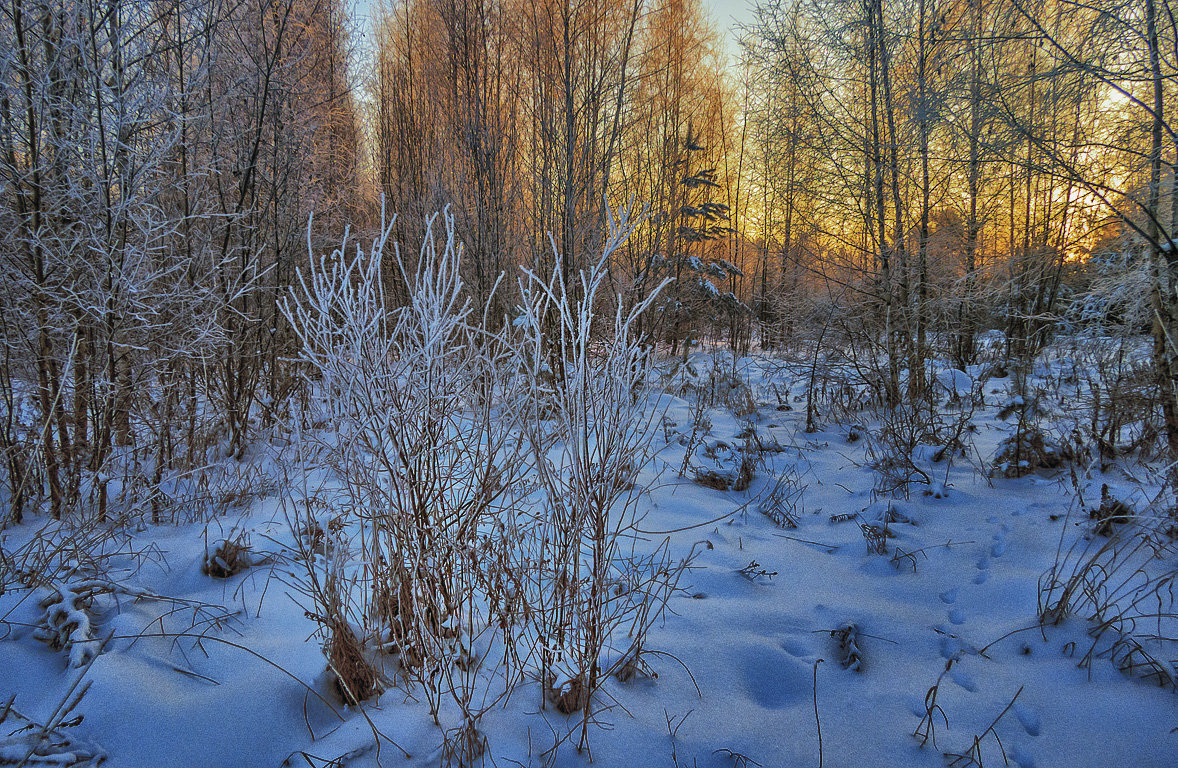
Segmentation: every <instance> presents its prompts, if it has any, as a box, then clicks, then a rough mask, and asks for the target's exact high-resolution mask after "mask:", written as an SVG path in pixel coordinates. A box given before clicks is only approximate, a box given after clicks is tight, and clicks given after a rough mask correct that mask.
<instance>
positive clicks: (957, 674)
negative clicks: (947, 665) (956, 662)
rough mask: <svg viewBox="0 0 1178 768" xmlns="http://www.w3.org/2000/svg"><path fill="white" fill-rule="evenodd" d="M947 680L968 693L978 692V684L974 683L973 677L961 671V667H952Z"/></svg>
mask: <svg viewBox="0 0 1178 768" xmlns="http://www.w3.org/2000/svg"><path fill="white" fill-rule="evenodd" d="M949 678H950V679H951V680H952V681H953V682H955V683H957V684H958V685H960V686H961V687H962V688H964V689H965V690H967V691H969V692H970V693H977V692H978V684H977V683H975V682H974V679H973V677H972V676H971V675H970V674H969V673H968V672H965V671H963V670H962V669H961V667H954V668H953V669H951V670H949Z"/></svg>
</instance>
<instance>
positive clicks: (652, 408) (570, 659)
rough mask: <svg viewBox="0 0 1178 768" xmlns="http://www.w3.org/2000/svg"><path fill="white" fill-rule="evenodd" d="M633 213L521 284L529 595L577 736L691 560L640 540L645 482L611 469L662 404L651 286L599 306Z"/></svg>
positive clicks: (545, 655)
mask: <svg viewBox="0 0 1178 768" xmlns="http://www.w3.org/2000/svg"><path fill="white" fill-rule="evenodd" d="M634 224H635V222H634V221H633V220H631V219H630V217H629V213H628V212H627V211H623V212H622V213H621V215H620V217H619V218H618V219H617V220H613V219H611V228H610V234H609V237H608V239H607V241H606V244H605V247H604V249H603V253H602V258H601V259H600V260H599V261H598V262H597V263H596V264H595V265H593V266H592V267H591V268H590V269H589V270H587V271H585V272H583V273H581V274H580V275H564V274H562V272H561V271H560V267H559V262H560V260H559V259H557V260H556V261H557V265H558V266H557V268H556V269H555V270H554V272H553V273H552V274H551V275H548V276H543V277H542V276H540V275H537V274H535V273H531V272H529V273H527V277H526V278H525V279H524V280H523V281H522V282H521V286H520V294H521V296H523V297H524V302H523V306H522V310H523V313H522V316H521V318H520V321H519V322H518V323H517V325H518V326H519V327H520V328H521V329H522V332H523V338H522V340H521V347H522V351H523V354H522V356H521V357H522V360H523V363H524V368H525V370H526V372H527V375H528V377H529V379H530V383H531V389H530V391H531V392H532V393H533V399H532V401H531V402H532V404H531V407H530V410H531V414H530V416H531V425H532V426H530V427H529V428H528V429H527V435H528V439H529V441H530V444H531V447H532V455H533V462H534V465H535V468H536V472H537V476H538V479H539V482H540V485H541V490H542V493H543V501H542V503H541V505H540V507H539V509H538V510H536V512H535V517H534V520H533V523H534V524H533V526H532V531H531V533H530V538H529V540H528V546H529V547H530V550H529V552H528V557H529V558H530V560H531V562H533V563H538V564H539V567H538V569H537V570H536V571H535V572H534V574H533V575H532V576H531V578H530V580H529V582H528V584H527V590H528V607H529V610H530V616H531V621H532V627H533V629H532V631H533V632H534V641H535V642H536V644H537V645H536V653H537V656H538V658H539V662H540V676H541V680H542V681H544V684H545V688H546V689H547V691H548V694H547V698H548V699H549V701H550V702H551V703H552V704H553V705H554V706H555V707H556V708H557V710H558V711H561V712H564V713H568V712H576V711H579V712H580V713H581V717H580V729H579V730H580V734H579V740H578V746H579V748H582V749H583V748H585V747H587V745H588V735H589V725H590V724H591V723H592V722H595V706H594V703H595V697H596V695H597V693H598V690H599V689H600V687H601V685H602V684H603V682H604V681H605V680H606V679H607V678H608V677H609V676H610V675H612V674H614V673H615V672H616V671H617V670H618V669H620V668H621V667H622V666H624V665H625V664H626V663H627V662H628V660H629V659H631V658H633V657H634V656H635V654H636V653H637V652H639V651H641V649H642V648H643V645H644V643H645V642H646V634H647V631H648V629H649V628H650V626H651V625H652V624H653V623H654V622H655V621H656V620H657V619H658V617H659V616H660V614H661V613H662V611H663V609H664V607H665V605H666V601H667V599H668V598H669V597H670V595H671V594H672V592H673V591H674V589H675V588H676V585H677V583H678V579H679V576H680V574H681V573H682V572H683V568H684V567H685V561H678V562H676V561H675V560H673V559H672V557H671V556H670V553H669V551H668V547H669V545H668V543H667V542H666V541H664V542H663V543H662V544H661V545H659V546H657V547H655V548H654V551H653V552H652V551H646V552H643V551H642V550H641V549H639V540H640V539H641V535H640V533H639V528H640V522H641V519H642V513H641V510H640V509H639V500H640V493H639V492H638V491H637V490H636V489H633V488H628V487H626V486H623V485H620V484H618V483H615V482H613V481H612V478H615V477H617V476H618V474H619V471H621V470H622V468H625V471H626V472H627V473H634V472H640V471H641V470H642V469H643V468H644V467H646V465H647V464H648V462H649V460H650V457H651V454H652V448H651V443H652V441H653V438H654V436H655V434H656V433H657V432H658V431H659V429H660V425H661V417H662V411H661V409H660V408H658V407H656V402H657V401H656V399H655V397H654V395H655V392H654V390H653V389H652V386H651V381H652V379H653V376H652V365H653V361H652V359H651V356H650V355H649V354H648V353H647V350H646V347H645V345H644V343H643V342H644V340H643V339H642V338H641V337H640V336H639V334H638V332H637V328H638V320H639V318H640V317H641V315H642V314H643V313H644V312H646V311H647V309H648V308H649V307H650V305H651V303H652V302H653V301H654V300H655V298H656V296H657V293H658V292H657V291H655V292H654V293H652V294H651V295H650V296H648V297H647V298H646V299H645V300H644V301H642V302H640V303H639V304H638V305H637V306H635V307H633V308H632V309H630V310H629V311H623V310H622V309H621V308H620V307H619V308H618V309H617V310H616V311H615V313H614V316H613V317H612V318H609V317H604V318H600V317H598V316H597V314H596V308H597V306H599V304H600V303H601V302H602V301H603V300H604V298H605V295H604V294H605V290H606V287H605V286H606V279H607V276H608V269H607V264H608V261H609V258H610V255H611V254H612V253H613V252H614V251H615V250H616V249H617V248H619V247H620V246H621V245H622V244H623V243H624V242H625V240H626V238H627V237H628V236H629V234H630V232H631V230H632V228H633V226H634ZM595 338H596V343H594V339H595ZM552 371H559V374H558V375H549V372H552Z"/></svg>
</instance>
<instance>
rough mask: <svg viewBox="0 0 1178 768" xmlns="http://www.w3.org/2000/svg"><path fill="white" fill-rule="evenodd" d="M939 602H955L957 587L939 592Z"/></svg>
mask: <svg viewBox="0 0 1178 768" xmlns="http://www.w3.org/2000/svg"><path fill="white" fill-rule="evenodd" d="M941 602H942V603H949V604H953V603H956V602H957V587H954V588H953V589H947V590H945V591H944V592H942V593H941Z"/></svg>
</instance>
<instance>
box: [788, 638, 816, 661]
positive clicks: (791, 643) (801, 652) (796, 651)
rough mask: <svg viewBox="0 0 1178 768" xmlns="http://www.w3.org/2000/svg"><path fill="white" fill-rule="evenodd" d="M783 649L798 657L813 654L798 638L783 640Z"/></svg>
mask: <svg viewBox="0 0 1178 768" xmlns="http://www.w3.org/2000/svg"><path fill="white" fill-rule="evenodd" d="M781 650H783V651H785V652H786V653H788V654H789V655H790V656H793V657H794V658H796V659H801V658H805V657H806V656H810V655H811V653H810V649H809V648H807V647H806V646H805V645H804V644H803V643H801V642H799V641H797V640H783V641H782V642H781Z"/></svg>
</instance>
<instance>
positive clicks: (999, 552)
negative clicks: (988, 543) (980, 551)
mask: <svg viewBox="0 0 1178 768" xmlns="http://www.w3.org/2000/svg"><path fill="white" fill-rule="evenodd" d="M990 554H991V555H992V556H994V557H1002V556H1003V555H1004V554H1006V542H1005V541H996V542H994V546H992V547H990Z"/></svg>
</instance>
